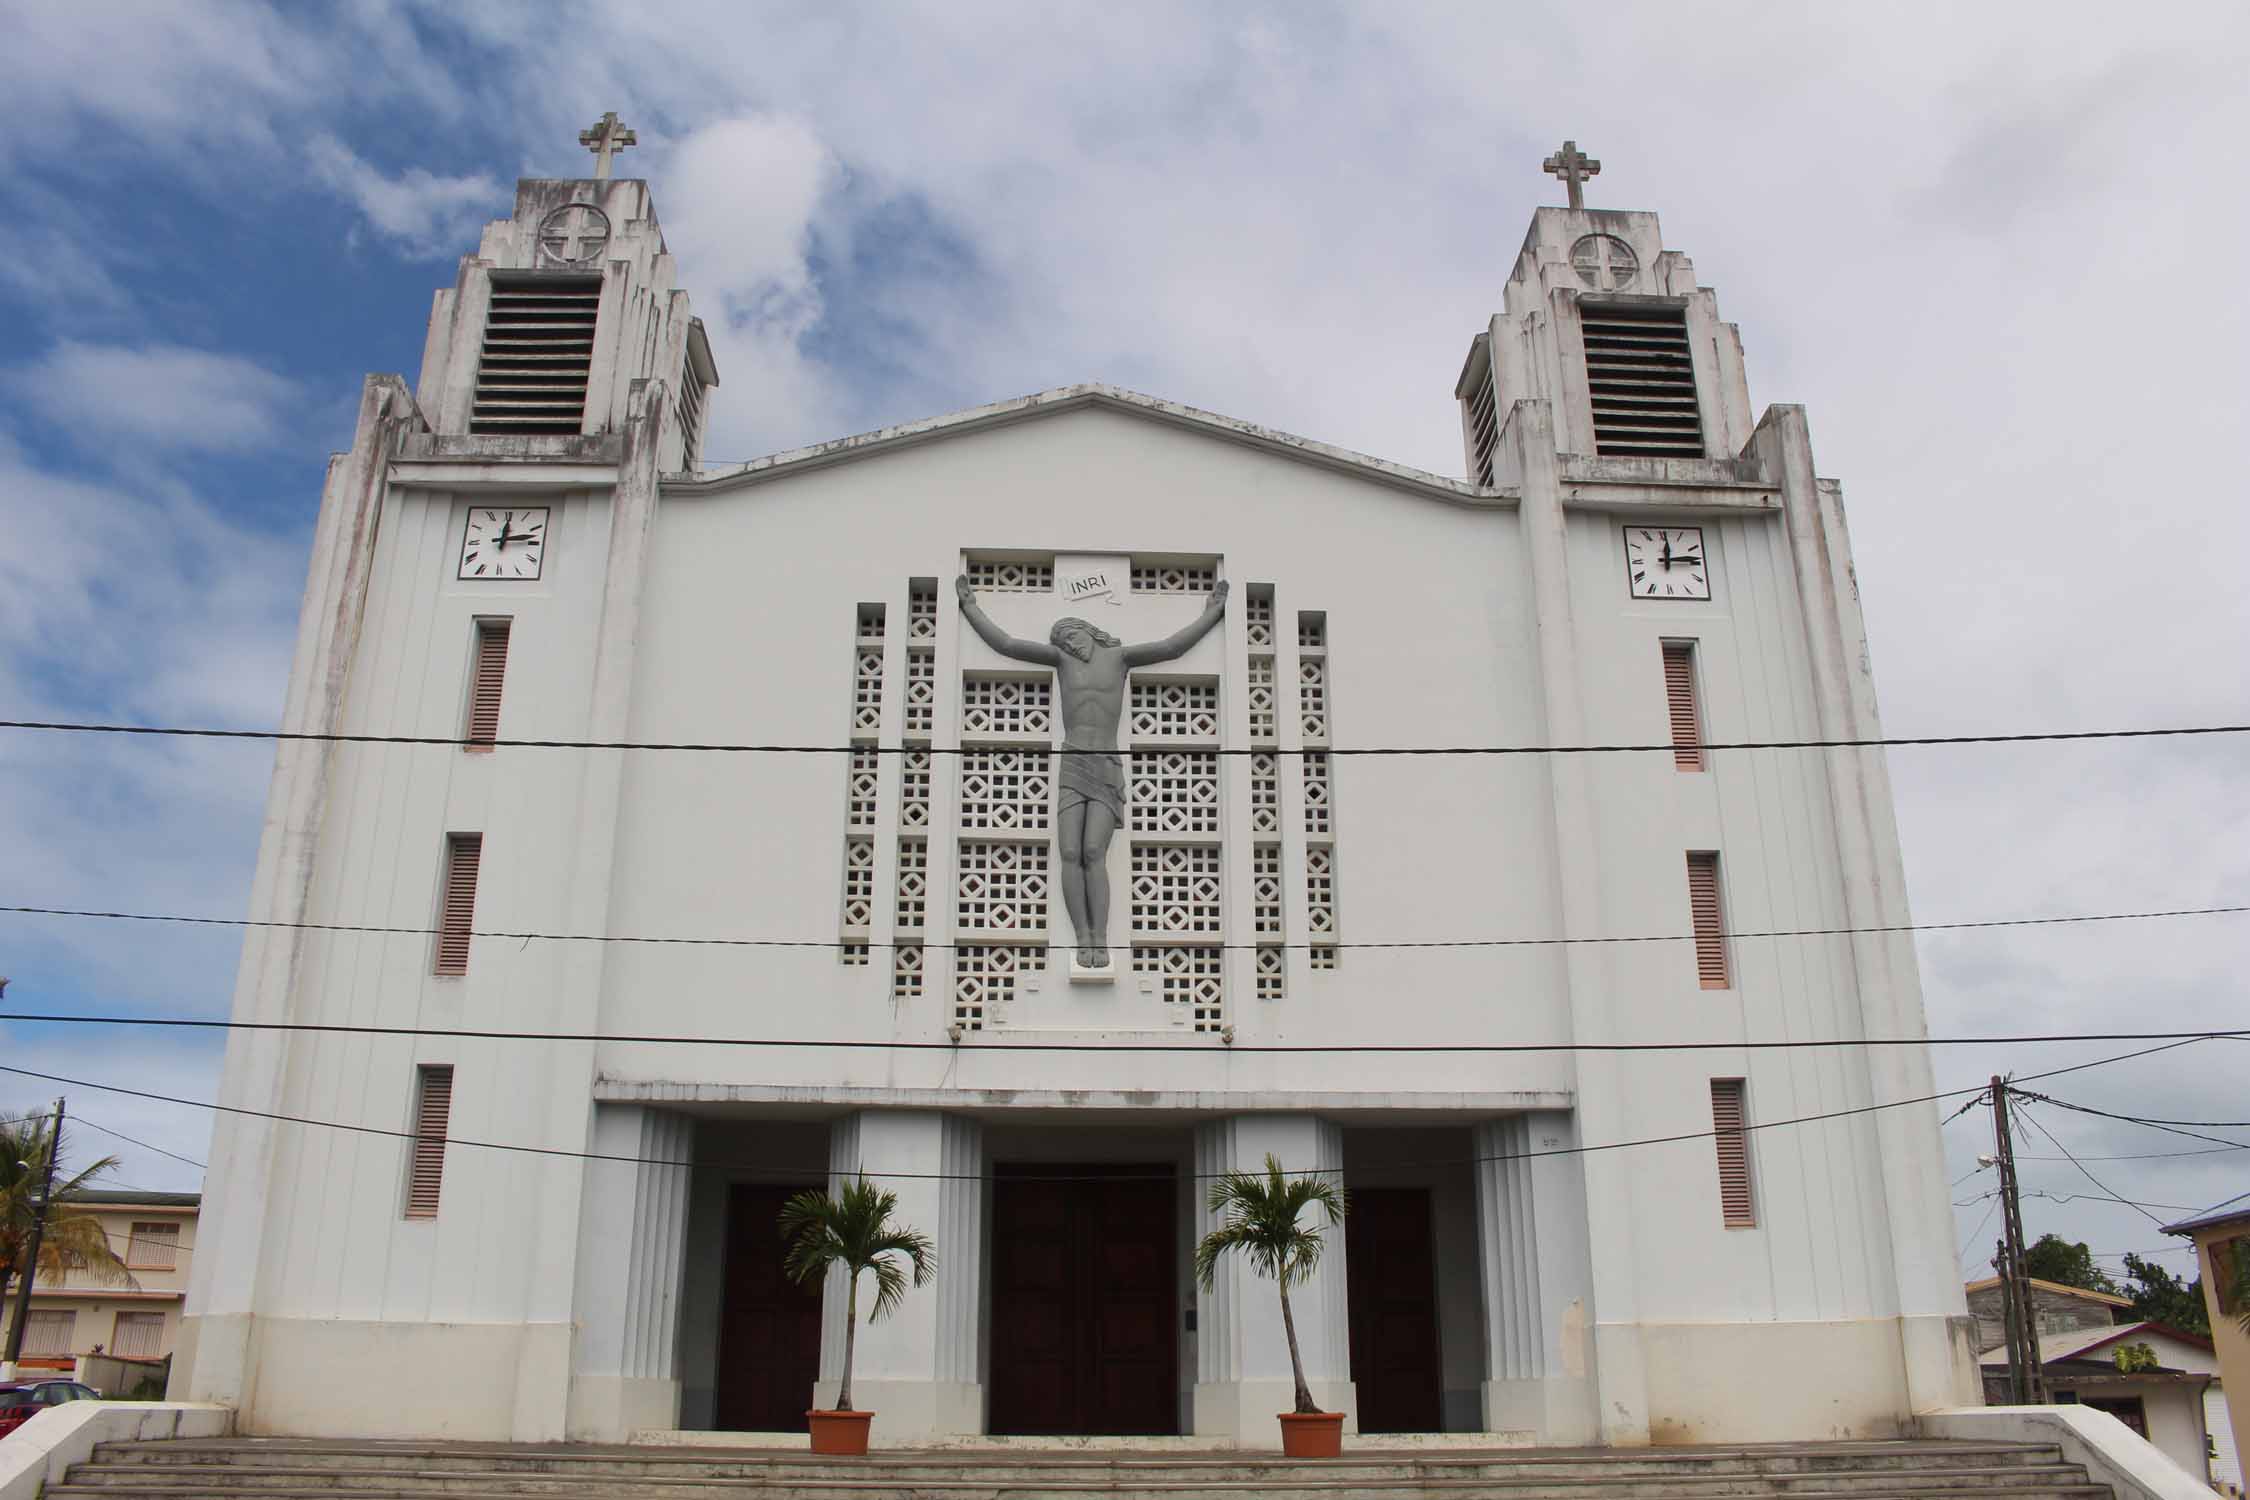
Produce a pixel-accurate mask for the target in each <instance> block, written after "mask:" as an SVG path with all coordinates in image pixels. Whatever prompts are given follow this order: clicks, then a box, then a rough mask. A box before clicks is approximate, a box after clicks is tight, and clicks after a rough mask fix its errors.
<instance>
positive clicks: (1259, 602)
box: [1242, 583, 1273, 651]
mask: <svg viewBox="0 0 2250 1500" xmlns="http://www.w3.org/2000/svg"><path fill="white" fill-rule="evenodd" d="M1242 639H1243V641H1244V643H1245V644H1247V645H1248V646H1249V647H1250V649H1251V650H1252V651H1271V650H1273V585H1272V584H1270V583H1253V584H1251V585H1250V589H1249V594H1248V596H1247V597H1246V598H1244V599H1243V601H1242Z"/></svg>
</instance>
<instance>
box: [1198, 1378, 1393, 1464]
mask: <svg viewBox="0 0 2250 1500" xmlns="http://www.w3.org/2000/svg"><path fill="white" fill-rule="evenodd" d="M1305 1383H1306V1384H1307V1385H1309V1386H1311V1387H1312V1397H1313V1401H1314V1403H1315V1404H1316V1405H1318V1406H1319V1407H1320V1409H1321V1410H1322V1411H1340V1412H1342V1413H1343V1414H1344V1431H1345V1432H1347V1433H1356V1432H1358V1431H1359V1392H1358V1388H1357V1387H1355V1386H1354V1385H1353V1384H1352V1383H1351V1382H1350V1381H1348V1380H1307V1381H1306V1382H1305ZM1296 1409H1297V1388H1296V1386H1295V1384H1294V1383H1293V1382H1291V1381H1288V1380H1228V1381H1207V1382H1201V1383H1198V1384H1197V1386H1196V1388H1195V1435H1196V1436H1197V1437H1199V1438H1231V1439H1233V1440H1234V1444H1235V1446H1236V1447H1240V1448H1275V1449H1278V1448H1279V1447H1280V1446H1281V1421H1280V1415H1281V1413H1283V1412H1285V1411H1295V1410H1296Z"/></svg>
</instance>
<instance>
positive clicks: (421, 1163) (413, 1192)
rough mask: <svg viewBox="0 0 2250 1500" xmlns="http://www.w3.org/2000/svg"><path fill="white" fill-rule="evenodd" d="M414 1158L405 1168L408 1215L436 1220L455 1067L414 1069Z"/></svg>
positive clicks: (443, 1170)
mask: <svg viewBox="0 0 2250 1500" xmlns="http://www.w3.org/2000/svg"><path fill="white" fill-rule="evenodd" d="M414 1074H415V1089H414V1095H415V1097H414V1146H413V1151H414V1155H413V1159H412V1160H411V1161H410V1162H409V1163H408V1164H407V1170H406V1217H407V1218H409V1219H434V1218H436V1217H437V1212H438V1194H439V1192H440V1190H441V1189H442V1188H443V1187H444V1186H445V1131H446V1126H447V1125H448V1123H449V1122H450V1121H451V1120H452V1118H453V1068H452V1066H451V1065H450V1064H444V1063H425V1064H423V1065H422V1066H421V1067H418V1068H416V1069H415V1070H414Z"/></svg>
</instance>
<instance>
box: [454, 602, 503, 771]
mask: <svg viewBox="0 0 2250 1500" xmlns="http://www.w3.org/2000/svg"><path fill="white" fill-rule="evenodd" d="M507 675H508V622H507V621H506V620H479V621H477V648H476V661H475V663H474V664H473V665H472V666H471V668H470V672H469V732H468V733H467V734H466V735H464V736H462V738H464V739H466V740H467V741H468V744H466V745H464V746H462V748H463V749H464V750H469V751H490V750H491V749H492V742H493V741H494V740H496V739H498V738H500V687H501V684H502V682H503V681H504V680H505V679H506V677H507Z"/></svg>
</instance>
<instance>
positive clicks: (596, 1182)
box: [566, 1104, 695, 1442]
mask: <svg viewBox="0 0 2250 1500" xmlns="http://www.w3.org/2000/svg"><path fill="white" fill-rule="evenodd" d="M694 1144H695V1122H694V1121H693V1120H691V1119H689V1118H688V1117H687V1116H685V1115H680V1114H674V1113H671V1112H669V1111H666V1110H657V1109H649V1108H647V1107H645V1106H643V1105H638V1104H604V1105H598V1106H596V1108H595V1110H594V1145H593V1149H594V1153H595V1154H596V1155H597V1156H600V1157H606V1158H628V1159H626V1160H600V1161H591V1162H588V1163H587V1164H586V1191H585V1195H584V1200H583V1206H582V1209H581V1211H580V1214H579V1223H578V1267H577V1269H578V1293H577V1317H576V1324H577V1336H576V1339H575V1347H574V1348H573V1350H572V1359H571V1382H570V1411H569V1417H568V1421H567V1424H566V1425H567V1429H568V1433H569V1436H570V1437H571V1438H572V1439H574V1440H579V1441H587V1442H622V1441H624V1440H626V1439H627V1438H629V1437H630V1436H631V1435H632V1434H633V1433H634V1432H636V1431H638V1430H640V1429H643V1428H652V1427H655V1428H669V1427H674V1426H677V1425H678V1423H679V1408H680V1381H679V1369H678V1357H677V1356H678V1343H679V1323H680V1280H681V1275H682V1271H683V1268H684V1266H685V1264H686V1259H687V1254H686V1251H687V1210H688V1179H689V1176H690V1172H691V1168H690V1167H689V1165H688V1163H689V1161H690V1159H691V1157H692V1155H693V1153H694ZM657 1163H664V1164H665V1165H657Z"/></svg>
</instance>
